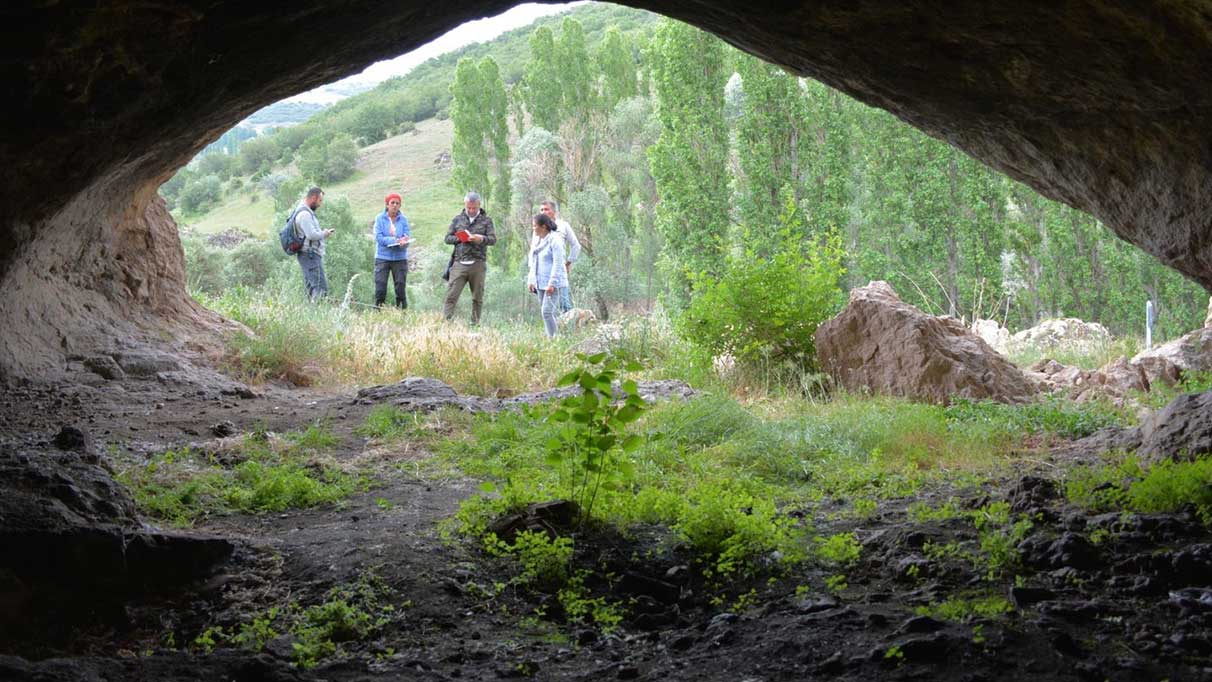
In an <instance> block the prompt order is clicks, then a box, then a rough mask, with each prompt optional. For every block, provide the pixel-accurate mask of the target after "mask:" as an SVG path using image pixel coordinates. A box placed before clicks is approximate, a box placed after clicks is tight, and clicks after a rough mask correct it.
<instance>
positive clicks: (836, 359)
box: [816, 281, 1036, 404]
mask: <svg viewBox="0 0 1212 682" xmlns="http://www.w3.org/2000/svg"><path fill="white" fill-rule="evenodd" d="M816 348H817V355H818V358H819V360H820V363H821V366H822V368H823V369H824V370H825V371H826V372H828V373H829V374H830V375H831V376H832V377H833V378H834V379H835V380H836V381H837V382H838V383H839V384H840V385H841V386H844V387H845V388H847V389H848V390H851V391H864V390H870V391H872V392H875V393H880V394H886V395H896V396H904V397H907V398H912V399H915V400H924V401H928V402H933V403H939V404H947V403H949V402H950V401H951V400H952V399H953V398H955V397H963V398H971V399H973V400H980V399H985V398H988V399H992V400H998V401H1002V402H1021V401H1025V400H1028V399H1030V398H1031V396H1032V395H1034V394H1035V393H1036V388H1035V385H1034V384H1032V383H1031V382H1030V381H1029V380H1028V379H1027V377H1026V376H1025V375H1024V374H1023V373H1022V372H1021V371H1020V370H1019V369H1018V368H1017V367H1015V366H1014V365H1012V364H1011V363H1010V362H1009V361H1008V360H1006V359H1005V358H1004V357H1002V356H1001V355H999V354H998V353H997V352H996V351H995V350H993V349H992V348H990V347H989V344H987V343H985V342H984V341H982V340H981V339H980V337H978V336H976V335H975V334H973V333H972V332H971V331H969V330H968V329H967V328H966V327H965V326H964V325H963V324H961V323H960V322H959V321H958V320H956V319H954V318H950V317H935V316H933V315H929V314H927V313H924V312H922V311H921V310H918V309H917V308H915V307H913V306H911V305H909V304H907V303H904V302H903V301H901V300H900V298H899V297H897V295H896V292H894V291H893V290H892V287H890V286H889V285H888V284H887V283H886V282H881V281H877V282H872V283H870V284H868V285H867V286H865V287H860V288H857V289H854V290H852V291H851V292H850V304H849V305H848V306H846V309H845V310H843V311H842V312H841V313H839V314H838V315H837V316H836V317H834V318H833V319H831V320H829V321H827V322H825V323H824V324H822V325H821V326H820V328H819V329H817V332H816Z"/></svg>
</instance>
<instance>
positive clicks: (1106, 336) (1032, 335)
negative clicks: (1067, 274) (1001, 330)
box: [1006, 317, 1111, 353]
mask: <svg viewBox="0 0 1212 682" xmlns="http://www.w3.org/2000/svg"><path fill="white" fill-rule="evenodd" d="M1110 343H1111V332H1108V331H1107V328H1106V327H1104V326H1102V325H1101V324H1099V323H1097V322H1084V321H1082V320H1079V319H1077V318H1074V317H1066V318H1059V319H1053V320H1044V321H1043V322H1040V323H1039V324H1037V325H1035V326H1034V327H1031V328H1030V329H1024V330H1023V331H1021V332H1018V333H1017V334H1014V335H1013V336H1011V337H1010V339H1009V340H1008V342H1007V343H1006V348H1007V349H1008V350H1009V351H1011V352H1014V351H1018V350H1022V349H1036V350H1040V351H1044V352H1049V351H1052V352H1055V351H1058V350H1070V351H1077V352H1086V353H1088V352H1091V351H1095V350H1098V349H1100V348H1105V347H1106V346H1108V345H1110Z"/></svg>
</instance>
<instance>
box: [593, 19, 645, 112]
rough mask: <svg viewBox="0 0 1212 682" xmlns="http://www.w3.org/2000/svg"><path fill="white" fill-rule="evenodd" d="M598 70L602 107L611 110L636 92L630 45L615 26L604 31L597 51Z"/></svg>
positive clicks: (633, 62)
mask: <svg viewBox="0 0 1212 682" xmlns="http://www.w3.org/2000/svg"><path fill="white" fill-rule="evenodd" d="M597 63H598V70H599V71H600V72H601V74H602V95H601V98H602V102H601V104H602V108H603V109H605V110H606V111H613V110H614V108H615V106H617V105H618V103H619V102H621V101H622V100H625V99H629V98H631V97H635V95H636V92H637V84H636V64H635V60H634V59H632V56H631V46H630V45H629V44H628V43H627V40H626V39H625V38H624V37H623V34H622V32H621V31H619V28H618V27H617V26H611V27H610V28H609V29H607V31H606V38H605V39H603V41H602V47H601V49H600V50H599V51H598V59H597Z"/></svg>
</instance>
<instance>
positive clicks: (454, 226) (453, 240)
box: [443, 216, 459, 244]
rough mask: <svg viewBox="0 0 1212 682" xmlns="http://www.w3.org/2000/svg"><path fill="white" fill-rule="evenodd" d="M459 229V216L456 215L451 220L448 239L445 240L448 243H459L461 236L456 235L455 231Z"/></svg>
mask: <svg viewBox="0 0 1212 682" xmlns="http://www.w3.org/2000/svg"><path fill="white" fill-rule="evenodd" d="M458 231H459V216H455V217H454V219H453V220H451V221H450V229H449V230H447V231H446V239H445V240H443V241H445V242H446V243H447V244H458V243H459V238H458V237H456V236H455V232H458Z"/></svg>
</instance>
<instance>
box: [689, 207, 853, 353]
mask: <svg viewBox="0 0 1212 682" xmlns="http://www.w3.org/2000/svg"><path fill="white" fill-rule="evenodd" d="M804 234H805V229H804V226H803V222H802V220H801V219H800V218H799V217H798V216H797V210H796V207H795V206H794V204H792V203H790V202H789V203H788V205H787V210H785V211H784V213H783V216H782V219H781V224H780V225H779V226H778V227H777V228H775V229H774V230H772V231H766V230H764V229H763V227H762V226H756V225H755V226H749V227H748V228H747V229H746V230H745V236H744V237H743V239H742V240H741V241H742V244H743V245H744V246H743V247H742V252H741V253H740V254H738V255H732V256H729V257H728V261H727V263H726V265H725V267H724V269H723V275H721V276H720V278H719V279H718V280H717V279H712V278H710V277H707V276H700V277H699V278H698V280H697V281H696V282H695V287H694V297H693V299H692V300H691V302H690V306H689V307H688V308H687V309H686V311H685V312H684V313H683V315H682V319H681V321H680V326H681V330H682V333H683V335H684V336H685V337H686V338H687V339H689V340H690V341H692V342H693V343H697V344H700V345H702V346H704V347H706V348H708V349H709V350H710V351H711V352H712V354H714V355H723V354H729V355H732V356H734V357H736V358H737V359H738V360H741V361H745V362H751V363H757V362H760V361H771V360H773V361H776V362H779V361H784V360H788V361H792V362H794V363H795V364H797V365H800V366H803V367H811V366H813V365H814V364H815V360H816V343H815V340H814V338H813V336H814V334H815V333H816V329H817V327H818V326H819V325H820V323H822V322H824V321H825V320H827V319H829V318H830V317H832V316H833V315H834V314H836V313H837V311H838V310H840V309H841V306H842V304H843V303H844V301H845V297H844V294H843V292H842V290H841V288H840V286H839V282H840V281H841V278H842V275H843V274H844V273H845V269H844V267H843V266H842V250H841V244H840V240H839V238H838V237H837V235H836V234H832V233H831V234H827V235H825V236H824V237H823V238H822V239H821V240H820V241H819V242H818V243H806V240H805V237H804ZM767 245H773V246H771V247H770V248H771V252H770V253H769V254H763V253H762V251H763V250H764V248H765V247H766V246H767Z"/></svg>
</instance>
